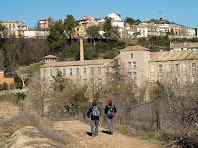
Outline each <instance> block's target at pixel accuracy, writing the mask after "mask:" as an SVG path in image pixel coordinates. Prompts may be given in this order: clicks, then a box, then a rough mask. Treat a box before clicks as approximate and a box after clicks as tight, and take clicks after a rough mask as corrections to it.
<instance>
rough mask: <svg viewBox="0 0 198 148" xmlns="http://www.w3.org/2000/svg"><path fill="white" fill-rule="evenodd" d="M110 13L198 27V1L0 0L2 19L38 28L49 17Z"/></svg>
mask: <svg viewBox="0 0 198 148" xmlns="http://www.w3.org/2000/svg"><path fill="white" fill-rule="evenodd" d="M110 13H118V14H120V15H121V17H122V19H123V20H124V19H125V18H126V17H132V18H133V19H140V20H141V21H148V20H150V19H159V18H163V19H167V20H169V21H172V22H175V23H177V24H181V25H184V26H186V27H191V28H198V0H0V21H7V20H9V21H13V20H14V21H25V23H26V25H28V27H36V24H37V21H38V20H40V19H43V18H46V17H48V16H51V17H52V19H53V20H59V19H65V18H66V17H67V15H68V14H69V15H73V17H74V18H75V19H79V18H81V17H83V16H89V15H92V16H93V17H94V18H101V17H103V16H107V15H108V14H110Z"/></svg>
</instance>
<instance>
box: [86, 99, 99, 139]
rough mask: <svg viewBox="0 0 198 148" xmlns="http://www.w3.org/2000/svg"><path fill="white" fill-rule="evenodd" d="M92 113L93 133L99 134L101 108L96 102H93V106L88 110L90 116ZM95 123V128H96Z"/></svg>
mask: <svg viewBox="0 0 198 148" xmlns="http://www.w3.org/2000/svg"><path fill="white" fill-rule="evenodd" d="M90 114H91V133H92V136H93V137H95V136H98V124H99V116H100V115H101V112H100V109H99V108H98V107H97V105H96V103H95V102H93V103H92V107H91V108H89V111H88V112H87V116H88V118H89V117H90ZM94 125H95V130H94Z"/></svg>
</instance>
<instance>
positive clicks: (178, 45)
mask: <svg viewBox="0 0 198 148" xmlns="http://www.w3.org/2000/svg"><path fill="white" fill-rule="evenodd" d="M190 47H191V48H192V47H198V43H180V44H171V46H170V48H190Z"/></svg>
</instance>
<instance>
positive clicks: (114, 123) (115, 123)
mask: <svg viewBox="0 0 198 148" xmlns="http://www.w3.org/2000/svg"><path fill="white" fill-rule="evenodd" d="M114 127H115V132H116V122H115V116H114Z"/></svg>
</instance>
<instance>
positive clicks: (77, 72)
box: [76, 68, 80, 76]
mask: <svg viewBox="0 0 198 148" xmlns="http://www.w3.org/2000/svg"><path fill="white" fill-rule="evenodd" d="M79 74H80V71H79V68H76V75H77V76H78V75H79Z"/></svg>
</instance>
